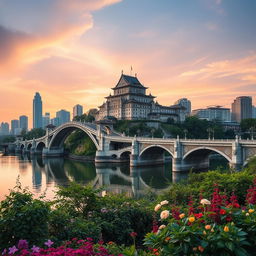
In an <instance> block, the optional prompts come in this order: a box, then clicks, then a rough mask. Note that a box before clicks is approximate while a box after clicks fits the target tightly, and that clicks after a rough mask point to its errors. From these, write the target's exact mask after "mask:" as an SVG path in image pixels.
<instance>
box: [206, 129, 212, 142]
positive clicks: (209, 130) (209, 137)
mask: <svg viewBox="0 0 256 256" xmlns="http://www.w3.org/2000/svg"><path fill="white" fill-rule="evenodd" d="M206 131H207V132H208V140H210V139H211V128H207V130H206Z"/></svg>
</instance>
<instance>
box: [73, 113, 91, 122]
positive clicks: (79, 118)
mask: <svg viewBox="0 0 256 256" xmlns="http://www.w3.org/2000/svg"><path fill="white" fill-rule="evenodd" d="M94 120H95V118H94V116H92V115H86V114H83V115H81V116H75V117H74V118H73V121H80V122H89V123H91V122H93V121H94Z"/></svg>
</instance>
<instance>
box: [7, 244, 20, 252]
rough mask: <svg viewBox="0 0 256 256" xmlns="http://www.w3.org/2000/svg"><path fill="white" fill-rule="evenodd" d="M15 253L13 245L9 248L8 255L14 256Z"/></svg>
mask: <svg viewBox="0 0 256 256" xmlns="http://www.w3.org/2000/svg"><path fill="white" fill-rule="evenodd" d="M17 251H18V249H17V247H16V246H15V245H14V246H13V247H10V248H9V254H14V253H15V252H17Z"/></svg>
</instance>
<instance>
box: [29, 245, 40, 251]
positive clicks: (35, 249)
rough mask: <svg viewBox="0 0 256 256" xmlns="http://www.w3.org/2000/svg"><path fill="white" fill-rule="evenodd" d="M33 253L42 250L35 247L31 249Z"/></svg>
mask: <svg viewBox="0 0 256 256" xmlns="http://www.w3.org/2000/svg"><path fill="white" fill-rule="evenodd" d="M31 250H32V252H39V251H40V248H39V247H37V246H35V245H33V247H32V248H31Z"/></svg>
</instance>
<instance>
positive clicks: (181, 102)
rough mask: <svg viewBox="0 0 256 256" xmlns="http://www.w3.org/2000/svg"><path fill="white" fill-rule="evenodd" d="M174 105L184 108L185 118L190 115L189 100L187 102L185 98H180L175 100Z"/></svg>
mask: <svg viewBox="0 0 256 256" xmlns="http://www.w3.org/2000/svg"><path fill="white" fill-rule="evenodd" d="M174 104H176V105H181V106H183V107H185V108H186V110H185V113H186V115H187V116H189V115H190V113H191V101H190V100H188V99H187V98H182V99H179V100H177V101H176V102H175V103H174Z"/></svg>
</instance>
